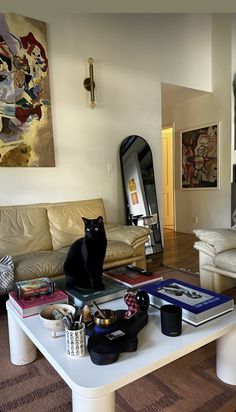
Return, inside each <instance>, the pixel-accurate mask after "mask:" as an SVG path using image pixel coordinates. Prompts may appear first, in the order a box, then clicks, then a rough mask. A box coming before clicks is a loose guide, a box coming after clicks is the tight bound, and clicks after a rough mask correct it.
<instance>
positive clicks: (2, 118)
mask: <svg viewBox="0 0 236 412" xmlns="http://www.w3.org/2000/svg"><path fill="white" fill-rule="evenodd" d="M0 166H1V167H19V166H26V167H38V166H39V167H41V166H55V158H54V146H53V130H52V116H51V102H50V89H49V72H48V52H47V31H46V23H44V22H41V21H38V20H34V19H31V18H28V17H24V16H20V15H17V14H13V13H7V14H2V13H0Z"/></svg>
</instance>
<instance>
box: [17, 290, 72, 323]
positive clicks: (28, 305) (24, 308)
mask: <svg viewBox="0 0 236 412" xmlns="http://www.w3.org/2000/svg"><path fill="white" fill-rule="evenodd" d="M9 300H10V302H11V304H12V305H13V306H14V308H15V309H16V310H17V312H18V313H19V314H20V315H21V317H22V318H26V317H28V316H32V315H36V314H38V313H40V312H41V310H42V309H43V308H44V307H45V306H47V305H50V304H57V303H68V295H67V294H66V293H65V292H63V291H62V290H56V291H55V292H54V293H51V295H41V296H38V297H36V296H31V297H28V298H24V299H17V296H16V294H15V292H9Z"/></svg>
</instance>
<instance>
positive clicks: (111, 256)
mask: <svg viewBox="0 0 236 412" xmlns="http://www.w3.org/2000/svg"><path fill="white" fill-rule="evenodd" d="M68 250H69V246H67V247H63V248H61V249H58V250H57V252H58V253H60V252H61V253H63V254H67V253H68ZM133 255H134V249H133V248H132V246H130V245H128V244H127V243H124V242H120V241H118V240H108V242H107V250H106V256H105V260H104V262H106V263H107V262H113V261H114V262H116V261H117V260H120V259H122V260H123V259H127V258H129V257H131V256H133Z"/></svg>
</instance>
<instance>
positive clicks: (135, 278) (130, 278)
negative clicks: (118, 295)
mask: <svg viewBox="0 0 236 412" xmlns="http://www.w3.org/2000/svg"><path fill="white" fill-rule="evenodd" d="M103 275H104V276H105V277H108V278H110V279H113V280H115V281H116V282H119V283H122V284H123V285H125V286H127V287H129V288H138V287H139V286H142V285H147V284H149V283H153V282H157V281H160V280H163V277H162V276H160V275H159V274H157V273H153V274H152V275H149V276H146V275H144V274H142V273H139V272H135V271H134V270H130V269H127V268H126V267H125V266H122V267H120V268H115V269H110V270H107V271H105V272H104V273H103Z"/></svg>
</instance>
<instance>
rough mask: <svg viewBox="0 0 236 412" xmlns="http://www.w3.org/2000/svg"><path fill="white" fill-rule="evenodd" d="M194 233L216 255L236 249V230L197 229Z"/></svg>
mask: <svg viewBox="0 0 236 412" xmlns="http://www.w3.org/2000/svg"><path fill="white" fill-rule="evenodd" d="M193 232H194V233H195V235H196V236H197V237H198V238H199V239H200V240H202V241H203V242H205V243H206V244H207V245H208V246H209V247H210V248H212V250H213V251H215V252H216V253H219V252H223V251H225V250H229V249H234V248H236V230H233V229H196V230H194V231H193Z"/></svg>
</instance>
